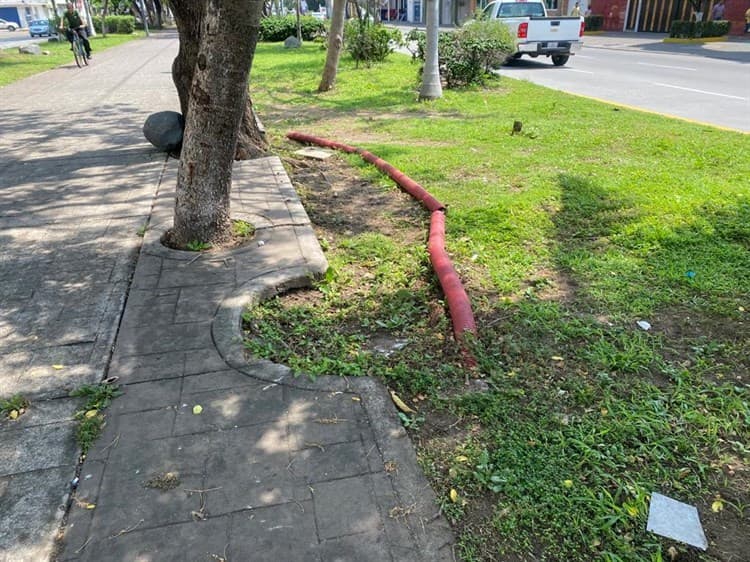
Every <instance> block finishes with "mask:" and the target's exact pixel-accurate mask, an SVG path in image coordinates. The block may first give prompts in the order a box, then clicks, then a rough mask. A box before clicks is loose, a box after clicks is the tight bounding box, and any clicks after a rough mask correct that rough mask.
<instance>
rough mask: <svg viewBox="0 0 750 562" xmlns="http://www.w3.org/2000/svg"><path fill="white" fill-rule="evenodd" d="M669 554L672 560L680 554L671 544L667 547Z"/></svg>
mask: <svg viewBox="0 0 750 562" xmlns="http://www.w3.org/2000/svg"><path fill="white" fill-rule="evenodd" d="M667 554H668V555H669V559H670V560H674V559H676V558H677V557H678V556H679V555H680V553H679V551H678V550H677V549H676V548H675V547H673V546H670V547H669V548H668V549H667Z"/></svg>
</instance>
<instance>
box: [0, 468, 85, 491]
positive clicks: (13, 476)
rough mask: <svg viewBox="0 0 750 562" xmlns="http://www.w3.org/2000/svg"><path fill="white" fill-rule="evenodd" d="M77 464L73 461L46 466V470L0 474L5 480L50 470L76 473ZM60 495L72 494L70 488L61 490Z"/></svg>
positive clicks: (35, 469)
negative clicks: (64, 470) (67, 470)
mask: <svg viewBox="0 0 750 562" xmlns="http://www.w3.org/2000/svg"><path fill="white" fill-rule="evenodd" d="M77 464H78V463H77V462H76V461H73V462H71V463H70V464H58V465H54V466H45V467H44V468H32V469H31V470H24V471H23V472H9V473H7V474H2V473H0V480H2V479H3V478H16V477H18V476H23V475H25V474H37V473H40V472H47V471H48V470H63V469H68V468H71V469H73V470H74V471H75V468H76V466H77ZM60 493H61V494H62V495H63V496H67V495H68V494H69V493H70V489H69V487H66V488H65V489H64V490H60Z"/></svg>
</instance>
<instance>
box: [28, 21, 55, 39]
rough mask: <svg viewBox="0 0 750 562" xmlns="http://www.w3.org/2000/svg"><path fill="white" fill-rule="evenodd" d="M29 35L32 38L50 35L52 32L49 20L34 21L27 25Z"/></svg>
mask: <svg viewBox="0 0 750 562" xmlns="http://www.w3.org/2000/svg"><path fill="white" fill-rule="evenodd" d="M29 35H31V36H32V37H36V36H37V35H38V36H39V37H43V36H45V35H52V30H51V29H50V26H49V20H34V21H32V22H31V23H30V24H29Z"/></svg>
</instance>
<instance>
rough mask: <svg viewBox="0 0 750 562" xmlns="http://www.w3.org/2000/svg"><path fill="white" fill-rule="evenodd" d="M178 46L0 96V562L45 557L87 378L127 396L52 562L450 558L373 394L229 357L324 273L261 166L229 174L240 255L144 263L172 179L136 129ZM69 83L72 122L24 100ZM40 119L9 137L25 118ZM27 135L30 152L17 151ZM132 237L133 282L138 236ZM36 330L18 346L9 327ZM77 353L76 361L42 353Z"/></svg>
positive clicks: (298, 210) (274, 178) (87, 471)
mask: <svg viewBox="0 0 750 562" xmlns="http://www.w3.org/2000/svg"><path fill="white" fill-rule="evenodd" d="M176 48H177V42H176V40H175V37H174V36H170V35H155V36H153V38H152V39H149V40H144V41H139V42H137V43H134V44H130V45H125V46H123V47H121V48H119V49H116V50H112V51H109V52H105V53H102V54H100V55H98V56H97V58H96V60H95V64H94V65H93V66H92V68H90V69H87V70H86V71H78V70H57V71H53V72H52V73H46V74H44V75H41V76H40V77H35V78H34V79H31V80H29V81H24V82H21V83H19V84H16V85H14V86H12V87H8V88H5V89H3V92H2V93H3V96H4V99H5V100H11V104H15V105H14V107H15V109H14V112H15V113H14V117H15V119H16V123H15V126H14V127H13V129H12V131H13V133H12V137H13V138H12V139H11V140H10V142H8V145H7V146H4V147H2V148H4V149H5V150H6V152H5V153H4V155H3V161H2V162H0V171H2V172H3V176H2V178H3V179H2V180H1V181H3V182H4V183H3V187H4V191H3V196H2V199H0V219H1V220H2V221H3V222H2V223H0V226H2V230H0V238H2V239H3V241H4V243H5V246H6V248H7V247H10V248H11V249H13V250H14V252H11V253H10V254H9V255H10V256H11V257H10V258H4V267H3V271H2V275H3V277H4V281H5V282H9V283H10V285H9V286H10V287H11V289H7V287H6V283H5V282H4V283H3V285H2V289H0V290H2V291H3V300H2V306H1V307H0V312H1V313H2V321H3V323H4V324H3V329H4V330H3V331H2V332H0V336H1V337H2V339H1V340H0V343H2V346H3V347H0V352H2V355H1V356H0V359H1V360H2V361H3V364H2V366H3V370H2V371H1V372H0V377H2V379H0V382H1V383H2V388H3V396H5V395H6V388H11V389H12V392H8V393H7V394H12V393H15V392H22V393H25V394H28V395H30V396H31V398H32V408H31V410H30V413H29V414H26V415H24V416H22V417H21V418H20V420H19V421H18V422H15V423H10V422H2V425H0V441H1V443H0V444H2V447H1V448H0V450H2V452H1V453H0V460H3V461H6V462H3V463H2V465H3V470H4V472H3V473H2V476H1V478H2V479H1V480H0V508H1V509H2V512H3V514H5V513H11V514H12V516H11V517H9V518H7V519H6V518H5V517H3V523H2V525H1V526H0V560H3V561H6V560H8V561H9V560H14V561H15V560H42V559H44V558H45V557H47V556H49V553H50V549H51V547H52V540H51V539H52V534H53V532H54V531H55V528H56V526H57V521H58V518H59V516H60V515H61V514H62V512H61V511H60V510H58V509H57V508H58V505H59V504H62V503H64V499H65V495H66V492H67V491H69V489H70V488H69V486H68V485H67V483H68V482H69V481H70V480H71V479H72V478H73V476H74V475H75V472H76V451H75V446H74V444H73V441H72V422H71V413H72V411H73V408H74V407H75V405H76V404H75V403H74V402H73V401H72V400H71V399H69V398H66V396H67V390H68V389H69V388H72V387H75V386H77V385H79V384H81V383H83V382H98V381H99V380H101V379H102V378H103V377H118V382H119V384H121V385H122V387H123V390H124V391H125V393H124V395H123V396H121V397H120V398H117V399H116V400H115V401H114V402H113V403H112V405H111V406H110V408H109V409H108V410H107V420H108V423H107V425H106V427H105V432H104V435H103V436H102V437H101V438H100V439H99V440H98V441H97V442H96V443H95V444H94V446H93V447H92V449H91V450H90V452H89V455H88V457H87V458H86V460H85V462H84V463H83V465H82V466H81V467H80V484H79V485H78V488H77V490H76V492H75V494H74V497H73V501H72V503H71V507H70V511H69V513H68V517H67V521H66V523H67V524H66V525H65V528H64V534H63V538H62V540H61V541H60V542H59V545H58V550H57V552H56V553H55V556H56V559H58V560H92V561H93V560H96V561H102V560H112V561H114V560H159V561H162V560H175V561H177V560H179V561H183V560H272V559H273V560H320V561H328V560H357V561H359V560H378V561H380V560H452V559H453V554H452V535H451V532H450V529H449V527H448V525H447V524H446V522H445V521H444V520H443V518H442V517H441V516H440V514H439V511H438V508H437V504H436V501H435V497H434V494H433V492H432V491H431V490H430V488H429V486H428V484H427V482H426V480H425V479H424V476H423V475H422V474H421V471H420V470H419V468H418V466H417V463H416V457H415V455H414V451H413V448H412V445H411V443H410V441H409V439H408V437H407V436H406V434H405V432H404V430H403V428H402V427H401V425H400V423H399V420H398V418H397V416H396V413H395V411H394V409H393V406H392V404H391V402H390V399H389V397H388V395H387V392H386V391H385V389H384V388H382V387H381V386H380V385H379V384H378V383H377V382H376V381H373V380H370V379H356V380H352V379H349V380H346V379H343V378H336V377H331V378H321V379H319V380H317V381H316V382H314V383H313V382H310V381H307V380H306V379H304V378H301V379H300V378H294V377H293V376H292V375H291V373H290V372H289V371H288V370H287V369H286V368H284V367H282V366H279V365H274V364H271V363H268V362H263V361H252V360H248V359H247V358H246V357H245V356H244V352H243V349H242V346H241V340H240V314H241V310H242V307H243V306H245V305H248V304H253V303H256V302H258V301H259V300H261V299H263V298H266V297H268V296H270V295H272V294H275V293H277V292H278V291H280V290H283V289H285V288H288V287H293V286H301V285H305V284H307V283H308V282H309V278H310V275H311V274H316V273H320V272H322V271H324V270H325V267H326V263H325V258H324V256H323V254H322V252H321V250H320V247H319V246H318V244H317V240H316V238H315V235H314V232H313V230H312V227H311V225H310V222H309V219H308V217H307V215H306V213H305V211H304V209H303V208H302V206H301V204H300V203H299V200H298V198H297V196H296V193H295V192H294V190H293V188H292V186H291V184H290V182H289V180H288V178H287V176H286V173H285V172H284V169H283V167H282V166H281V163H280V161H279V160H278V159H277V158H274V157H272V158H267V159H262V160H258V161H252V162H243V163H239V164H238V165H237V166H236V168H235V174H234V188H233V201H232V215H233V217H235V218H243V219H246V220H248V221H250V222H252V223H253V224H254V225H255V226H256V227H257V228H258V231H257V232H256V236H255V239H254V240H253V242H252V243H251V244H250V245H248V246H246V247H243V248H239V249H236V250H233V251H225V252H222V253H207V254H203V255H196V254H194V253H188V252H179V251H174V250H170V249H167V248H165V247H164V246H162V245H161V244H160V242H159V238H160V236H161V234H162V233H163V232H164V230H165V229H166V228H168V226H169V224H170V222H171V213H172V205H173V186H174V184H175V181H176V180H175V174H176V166H175V162H174V161H167V162H165V160H164V159H163V158H162V157H161V155H159V154H157V153H155V152H154V151H153V150H152V149H150V148H149V147H148V146H147V145H146V144H145V141H144V140H143V139H142V138H141V136H140V126H141V125H142V123H143V121H144V120H145V117H146V116H147V115H148V114H149V113H150V112H152V111H156V110H162V109H173V108H175V106H176V105H177V100H176V97H175V94H174V88H173V87H172V85H171V80H170V76H169V68H170V66H169V65H170V64H171V59H172V57H173V56H174V54H175V53H176ZM88 71H94V72H96V73H97V74H96V75H95V76H92V75H94V72H91V73H90V74H89V75H86V76H82V74H81V73H82V72H88ZM68 76H72V77H73V78H74V80H73V81H75V79H83V78H87V95H86V98H87V100H88V103H86V102H85V101H81V102H76V100H75V98H74V99H73V100H71V101H70V103H71V107H69V108H68V107H66V106H65V103H68V102H65V101H64V100H66V99H67V96H65V97H63V96H61V98H60V104H59V106H58V107H56V108H54V111H49V110H44V109H43V108H44V107H45V106H43V104H42V100H43V96H36V97H35V94H33V90H31V92H30V91H29V90H30V88H32V87H42V85H45V84H47V85H48V91H49V92H52V91H55V92H58V91H60V89H63V88H65V87H66V85H67V83H68V82H69V80H67V78H68ZM53 97H54V96H53ZM55 99H56V98H55ZM92 100H93V101H94V103H92ZM124 100H127V101H124ZM75 103H80V107H75V106H74V104H75ZM35 104H38V105H35ZM61 106H62V107H61ZM86 108H96V109H95V110H94V112H95V113H94V116H93V117H90V116H88V115H87V114H86ZM39 112H41V113H42V118H41V119H39V121H38V122H37V121H35V122H34V123H35V125H34V129H33V130H32V131H28V130H27V128H28V126H29V125H28V121H29V120H28V119H26V118H25V117H24V114H26V115H28V114H38V113H39ZM58 115H59V117H57V118H56V116H58ZM71 115H72V119H71ZM66 117H67V119H66ZM97 117H98V118H97ZM71 121H72V122H73V124H71ZM68 131H70V135H71V136H65V135H64V133H66V132H68ZM71 137H72V138H71ZM39 138H43V139H44V140H45V143H47V144H46V145H45V146H42V147H41V148H39V149H36V148H34V147H35V146H36V143H37V142H38V139H39ZM78 141H80V142H78ZM2 142H3V143H6V142H7V138H6V136H4V137H3V141H2ZM110 156H111V157H110ZM50 158H52V160H51V161H49V160H50ZM68 163H74V164H71V166H73V168H74V170H72V171H69V172H65V165H66V164H68ZM58 166H59V168H58ZM58 170H62V171H61V172H58ZM9 172H10V173H9ZM35 174H38V176H36V175H35ZM9 178H10V179H9ZM61 184H62V185H61ZM46 186H48V187H46ZM6 193H12V194H13V196H12V197H6ZM61 200H64V201H65V204H64V205H63V204H62V203H61ZM61 210H64V213H63V214H62V215H61ZM68 217H69V218H68ZM147 220H148V230H147V232H146V235H145V237H144V239H143V245H142V248H141V249H140V256H139V257H138V259H137V265H136V266H135V268H134V269H133V263H134V257H135V252H136V251H137V250H138V245H139V242H141V239H140V238H138V237H137V236H136V235H135V232H136V230H138V227H140V226H142V225H144V224H146V221H147ZM98 221H104V222H105V224H106V226H105V225H102V226H100V225H99V222H98ZM89 223H94V224H93V225H90V224H89ZM14 229H15V230H14ZM24 229H26V230H24ZM37 229H41V230H40V231H39V232H38V233H37ZM50 232H55V233H56V235H55V237H54V238H49V236H51V235H50V234H49V233H50ZM25 233H36V234H35V236H36V238H38V239H40V240H43V241H44V247H43V250H44V252H42V251H41V249H39V250H37V248H36V246H34V245H33V243H32V244H29V243H27V242H26V240H27V239H26V238H24V234H25ZM36 238H35V240H36ZM54 240H59V242H58V243H53V242H54ZM38 244H41V242H39V243H38ZM29 248H32V249H33V251H32V252H31V255H29V252H28V250H29ZM79 250H80V251H79ZM87 250H88V253H86V251H87ZM110 254H111V255H110ZM45 256H46V259H47V260H48V262H49V267H48V268H47V269H42V270H41V271H40V270H39V265H38V264H39V263H46V262H43V261H42V258H44V257H45ZM71 256H76V257H77V261H75V263H72V264H70V265H69V266H68V267H63V266H62V264H63V263H64V261H65V259H72V258H71ZM105 257H106V260H108V261H106V260H105ZM102 261H106V264H100V262H102ZM6 264H7V266H8V267H6ZM58 264H60V265H61V267H56V265H58ZM131 273H132V280H130V279H129V277H130V275H131ZM35 287H40V288H39V289H36V288H35ZM46 289H49V290H48V291H47V292H45V290H46ZM7 291H9V294H10V295H11V296H12V297H13V298H14V299H15V300H6V298H7V297H6V292H7ZM42 296H43V297H44V299H46V300H43V301H41V302H39V300H38V299H39V298H41V297H42ZM125 300H126V304H125V306H124V309H123V308H122V304H123V302H124V301H125ZM92 301H93V302H92ZM7 303H17V304H7ZM86 307H88V308H86ZM38 310H42V311H46V312H48V313H49V314H48V315H44V314H41V315H38V314H36V312H37V311H38ZM83 310H86V311H88V312H90V315H84V314H83V312H82V311H83ZM53 311H54V314H52V312H53ZM120 315H121V316H120ZM35 318H39V320H38V324H39V328H38V331H37V332H34V333H33V334H32V333H31V331H30V330H27V329H26V328H25V327H26V326H27V325H28V323H29V322H31V321H32V319H35ZM79 318H87V319H88V321H89V322H88V323H86V322H84V321H82V320H81V321H79V320H78V319H79ZM120 320H121V322H120ZM118 322H120V325H119V332H117V335H116V341H115V346H114V352H113V354H112V355H111V357H110V355H109V350H110V344H111V342H112V339H113V337H114V335H115V333H116V329H117V326H118ZM55 329H57V330H58V331H59V332H61V334H62V335H61V336H60V337H59V338H58V339H54V340H53V337H52V334H56V333H57V332H55V331H54V330H55ZM24 330H26V331H24ZM86 330H88V331H86ZM38 334H42V337H39V335H38ZM47 334H50V335H49V336H48V335H47ZM34 335H37V337H36V338H33V336H34ZM42 340H44V341H45V342H46V343H45V345H44V346H42V344H40V343H38V342H39V341H42ZM34 342H37V343H34ZM52 343H54V344H55V345H52ZM84 345H85V346H87V347H86V351H87V354H84V353H83V352H81V353H80V355H68V356H59V355H57V352H58V348H59V349H61V350H62V351H61V352H60V353H62V352H63V351H65V352H69V353H70V351H71V349H77V346H84ZM39 347H41V350H42V352H41V353H40V355H39V356H38V359H37V360H36V361H34V358H35V357H37V355H35V354H36V353H37V348H39ZM24 361H25V362H24ZM52 365H56V366H58V367H59V366H60V365H63V369H59V370H58V369H55V368H53V367H52ZM34 369H36V370H34ZM9 374H10V376H9ZM45 397H47V398H50V400H48V401H46V402H45V401H41V400H40V399H42V398H45ZM196 405H200V406H201V407H202V412H201V413H200V414H194V413H193V408H194V406H196ZM59 443H62V445H59V446H58V444H59ZM45 447H47V448H49V449H50V450H54V451H55V453H54V455H45V454H42V451H43V450H44V448H45ZM6 465H10V466H11V468H10V469H7V468H6ZM42 475H46V478H41V476H42ZM33 490H38V491H39V492H38V494H37V495H38V496H39V497H38V498H34V494H31V491H33ZM30 501H31V502H32V503H34V505H35V512H34V513H35V514H34V516H33V517H32V519H33V520H34V521H36V524H35V525H33V526H32V525H29V524H28V520H29V510H28V506H29V502H30ZM24 521H26V522H27V525H26V527H25V528H24V527H23V522H24Z"/></svg>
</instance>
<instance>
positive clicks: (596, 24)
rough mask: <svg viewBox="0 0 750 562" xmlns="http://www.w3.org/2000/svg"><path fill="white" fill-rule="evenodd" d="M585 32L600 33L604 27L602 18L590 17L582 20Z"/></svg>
mask: <svg viewBox="0 0 750 562" xmlns="http://www.w3.org/2000/svg"><path fill="white" fill-rule="evenodd" d="M583 21H584V22H585V24H586V25H585V29H586V31H601V29H602V27H604V16H595V15H590V16H586V17H585V18H583Z"/></svg>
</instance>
